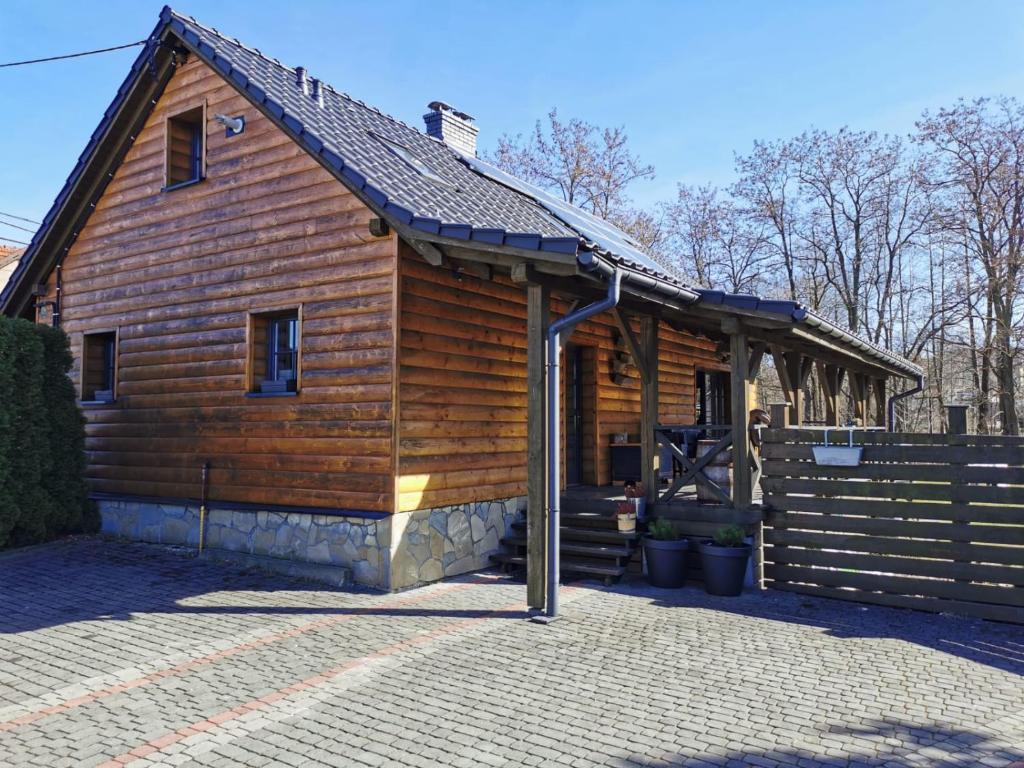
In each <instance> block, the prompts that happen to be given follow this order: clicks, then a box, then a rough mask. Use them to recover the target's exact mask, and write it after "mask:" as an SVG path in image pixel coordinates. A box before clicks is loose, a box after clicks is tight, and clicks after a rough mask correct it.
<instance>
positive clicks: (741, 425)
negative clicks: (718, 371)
mask: <svg viewBox="0 0 1024 768" xmlns="http://www.w3.org/2000/svg"><path fill="white" fill-rule="evenodd" d="M729 320H730V321H731V322H729V321H722V330H723V331H725V332H726V333H728V334H729V356H730V358H731V360H732V398H731V401H732V505H733V507H734V508H735V509H748V508H749V507H750V506H751V505H752V504H753V501H754V493H753V485H752V480H753V478H752V477H751V471H752V468H753V467H752V464H751V460H750V437H749V434H748V431H747V429H748V427H747V422H748V420H749V418H750V357H749V355H750V352H749V346H750V345H749V344H748V341H747V334H746V332H745V330H744V329H743V326H742V325H740V324H739V323H738V322H736V321H735V319H733V318H730V319H729Z"/></svg>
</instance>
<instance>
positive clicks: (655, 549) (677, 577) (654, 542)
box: [644, 539, 690, 589]
mask: <svg viewBox="0 0 1024 768" xmlns="http://www.w3.org/2000/svg"><path fill="white" fill-rule="evenodd" d="M689 550H690V541H689V539H677V540H675V541H660V540H658V539H644V559H645V560H646V561H647V580H648V581H650V582H651V586H654V587H662V588H665V589H675V588H676V587H681V586H683V585H684V584H685V583H686V553H687V552H689Z"/></svg>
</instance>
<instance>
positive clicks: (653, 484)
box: [627, 316, 661, 504]
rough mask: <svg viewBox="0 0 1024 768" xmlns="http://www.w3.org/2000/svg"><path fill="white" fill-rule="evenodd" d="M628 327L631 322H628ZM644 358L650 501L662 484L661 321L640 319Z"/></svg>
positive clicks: (643, 421)
mask: <svg viewBox="0 0 1024 768" xmlns="http://www.w3.org/2000/svg"><path fill="white" fill-rule="evenodd" d="M627 325H628V323H627ZM634 341H635V340H634ZM637 346H638V349H639V351H640V353H641V355H642V357H643V359H644V361H645V362H644V364H643V365H641V363H640V361H639V360H638V361H637V365H638V366H641V367H640V374H641V380H640V458H641V461H642V476H641V479H642V480H643V484H644V488H645V489H646V492H647V502H648V503H649V504H653V503H654V502H655V501H657V500H658V483H659V481H660V478H661V472H660V466H659V455H660V452H659V450H658V440H657V437H656V435H655V434H654V430H655V428H656V427H657V426H658V319H657V318H656V317H647V316H645V317H643V318H641V319H640V339H639V344H638V345H637Z"/></svg>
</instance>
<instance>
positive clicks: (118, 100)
mask: <svg viewBox="0 0 1024 768" xmlns="http://www.w3.org/2000/svg"><path fill="white" fill-rule="evenodd" d="M168 30H170V32H171V33H172V34H173V35H174V36H175V37H177V38H178V39H179V40H181V41H182V42H183V43H184V45H185V47H186V48H189V49H190V50H193V51H195V52H196V54H197V55H198V56H199V57H200V58H201V59H202V60H203V61H204V62H205V63H206V64H207V65H209V66H210V67H212V68H213V69H214V70H216V71H218V72H219V73H220V74H221V75H222V76H223V77H224V78H226V79H227V80H229V81H230V82H232V83H233V85H234V86H235V87H236V88H237V89H238V90H239V91H241V92H243V93H244V94H245V95H246V97H247V98H248V99H249V100H250V101H251V102H253V103H254V104H255V105H256V106H257V107H258V108H260V109H262V110H264V111H265V112H266V113H267V114H268V115H269V116H270V117H271V119H272V120H274V121H275V122H276V123H277V124H279V125H280V126H281V127H282V128H283V129H284V130H285V131H286V132H288V133H290V134H291V135H292V137H293V138H294V139H295V140H296V141H297V143H299V144H300V145H301V146H303V147H304V148H305V149H306V150H307V151H308V152H309V153H310V154H312V155H314V156H315V157H317V158H319V159H320V160H321V162H323V163H324V164H325V165H327V166H329V167H330V168H332V169H333V170H334V171H335V173H336V174H337V176H338V178H339V179H341V180H342V181H343V182H344V183H345V184H346V185H347V186H349V188H351V189H352V190H353V191H354V192H356V193H357V194H358V195H361V196H363V197H364V199H367V200H368V201H369V202H370V203H372V204H373V206H375V207H376V208H377V209H378V210H380V211H382V212H383V213H384V214H385V215H387V216H390V217H392V218H393V219H395V220H396V221H398V222H399V223H401V224H402V225H405V226H407V227H409V228H410V229H413V230H417V231H419V232H422V233H424V234H425V235H428V236H429V235H436V236H441V237H445V238H449V239H455V240H463V241H475V242H480V243H485V244H488V245H494V246H506V247H513V248H517V249H520V250H533V251H548V252H555V253H560V254H564V255H566V256H577V257H579V256H580V254H581V252H588V251H589V252H592V253H594V254H596V255H598V256H601V257H603V258H605V259H608V260H610V261H611V262H613V263H614V264H615V265H616V266H618V267H624V268H626V269H627V270H630V271H634V272H637V273H640V274H642V275H645V276H648V277H653V278H655V279H656V280H660V281H663V282H665V283H668V284H669V285H671V286H673V287H674V288H680V289H683V290H684V291H690V292H692V293H693V294H696V295H698V296H699V299H698V301H699V302H700V303H706V304H725V305H727V306H732V307H737V308H745V309H750V310H753V311H760V312H767V313H771V314H775V315H783V316H788V317H789V319H790V320H792V321H793V322H795V323H804V322H807V323H808V324H810V325H812V326H813V327H815V328H816V329H819V330H820V331H821V332H823V333H825V334H826V335H830V336H835V337H837V338H841V339H842V340H843V341H844V343H847V344H849V345H850V346H852V347H854V348H856V349H859V350H862V351H866V352H867V353H868V354H870V355H871V356H873V357H877V358H878V359H880V360H883V361H885V362H886V363H888V364H889V365H892V366H895V367H896V368H898V369H900V370H904V371H906V372H910V373H912V374H914V375H920V372H921V371H920V368H918V367H917V366H916V365H914V364H913V363H910V362H909V361H907V360H904V359H903V358H901V357H899V356H898V355H895V354H893V353H891V352H889V351H888V350H884V349H882V348H881V347H878V346H877V345H875V344H873V343H872V342H870V341H868V340H866V339H863V338H860V337H858V336H856V335H855V334H853V333H851V332H849V331H845V330H843V329H841V328H839V327H838V326H835V325H834V324H832V323H830V322H829V321H827V320H825V319H824V318H822V317H821V316H819V315H816V314H815V313H813V312H810V311H809V310H806V309H805V308H803V307H801V306H800V305H799V304H797V303H796V302H791V301H779V300H768V299H761V298H759V297H756V296H747V295H742V294H730V293H726V292H722V291H715V290H711V289H699V288H693V287H692V286H689V285H687V284H686V282H685V281H684V280H683V279H682V278H680V277H679V276H678V275H674V274H672V273H670V272H669V271H667V270H666V269H664V268H663V267H662V266H661V265H659V264H658V263H657V262H655V261H654V260H653V259H652V258H651V257H650V256H649V255H648V254H646V253H644V252H643V251H641V250H640V249H639V247H637V246H636V244H635V242H631V239H630V238H629V236H628V235H626V234H625V233H624V232H622V230H621V229H619V228H618V227H616V226H615V225H614V224H612V223H611V222H607V221H606V220H604V219H600V218H599V217H596V216H594V215H593V214H589V213H587V212H585V211H582V210H581V209H578V208H575V207H574V206H570V205H568V204H566V203H562V202H559V201H554V202H552V200H550V199H548V198H550V197H551V196H550V195H548V194H547V193H546V192H544V191H543V190H540V189H539V188H537V187H535V186H534V185H532V184H528V183H526V182H523V181H522V180H520V179H516V178H515V177H511V176H509V177H508V178H507V179H502V178H497V177H496V175H495V174H494V173H492V172H489V171H488V170H487V169H486V168H484V167H483V166H489V164H488V163H486V161H483V160H480V159H479V158H469V157H467V156H465V155H462V154H461V153H459V152H457V151H456V150H454V149H453V148H452V147H450V146H449V145H447V144H445V143H444V142H443V141H441V140H439V139H437V138H435V137H432V136H429V135H427V134H425V133H424V132H422V131H420V130H418V129H416V128H414V127H412V126H410V125H409V124H407V123H405V122H403V121H402V120H399V119H397V118H394V117H392V116H390V115H388V114H386V113H385V112H383V111H382V110H380V109H379V108H377V107H374V106H372V105H368V104H366V103H365V102H363V101H361V100H359V99H356V98H354V97H352V96H350V95H349V94H347V93H345V92H343V91H340V90H338V89H336V88H334V87H333V86H331V85H330V84H328V83H323V82H322V81H321V86H322V92H323V93H324V94H325V98H324V102H323V105H322V106H320V105H319V104H318V103H317V101H315V100H314V99H312V98H311V97H310V96H309V95H307V93H306V92H305V90H304V89H303V88H302V86H301V85H300V84H299V82H298V78H297V76H296V73H297V70H296V68H294V67H290V66H288V65H286V64H284V63H282V62H281V61H280V60H278V59H274V58H271V57H268V56H266V55H265V54H263V53H262V52H261V51H260V50H259V49H258V48H252V47H249V46H246V45H245V44H244V43H242V42H241V41H239V40H238V39H236V38H229V37H227V36H225V35H223V34H221V33H220V32H219V31H217V30H216V29H215V28H212V27H207V26H204V25H203V24H201V23H200V22H198V21H197V20H196V19H194V18H193V17H191V16H186V15H183V14H179V13H177V12H175V11H173V10H172V9H171V8H170V7H169V6H165V7H164V8H163V9H162V10H161V12H160V22H159V23H158V24H157V26H156V28H155V29H154V30H153V32H152V33H151V35H150V37H149V38H148V40H147V44H146V46H145V47H144V49H143V50H142V52H140V54H139V56H138V58H137V59H136V60H135V62H134V63H133V65H132V68H131V70H130V71H129V73H128V75H127V77H126V78H125V81H124V82H123V83H122V85H121V87H120V88H119V89H118V92H117V94H116V96H115V97H114V100H113V101H112V103H111V105H110V106H109V107H108V108H107V110H106V111H105V112H104V117H103V120H102V121H101V123H100V125H99V126H98V127H97V128H96V130H95V131H94V132H93V134H92V136H91V137H90V141H89V143H88V144H87V146H86V148H85V150H83V152H82V154H81V155H80V157H79V159H78V162H77V163H76V165H75V168H74V169H73V170H72V172H71V174H70V175H69V178H68V180H67V182H66V183H65V186H64V188H62V190H61V191H60V193H59V194H58V196H57V198H56V200H55V201H54V204H53V206H52V207H51V209H50V211H49V212H48V213H47V215H46V217H44V219H43V224H42V225H41V226H40V229H39V231H38V232H37V233H36V235H35V236H34V237H33V239H32V243H31V244H30V246H29V248H28V249H27V250H26V256H27V258H23V259H22V260H21V263H20V264H19V266H18V269H17V270H16V272H15V274H14V275H13V276H12V280H11V282H10V283H8V285H7V286H6V288H4V290H3V291H2V292H0V308H2V307H5V306H6V305H7V303H8V301H9V300H10V298H11V294H12V293H13V286H14V284H15V283H16V282H19V280H20V277H21V275H22V274H23V273H24V272H25V271H26V270H27V268H28V264H29V262H31V261H33V260H34V258H35V252H36V250H37V249H38V244H39V242H40V241H41V240H42V237H43V234H44V233H45V232H46V231H47V230H48V228H49V227H50V226H51V225H52V223H53V221H54V217H55V216H56V215H57V214H58V212H60V210H61V209H62V206H63V204H64V202H65V201H66V200H67V198H68V196H69V195H70V194H71V192H72V191H73V189H74V187H75V185H76V183H77V181H78V179H79V177H80V175H81V173H82V172H83V170H84V169H85V167H86V166H87V165H88V164H89V163H90V162H91V161H92V159H93V156H94V155H95V153H96V152H97V150H98V145H99V142H100V139H101V138H103V137H104V136H105V135H106V132H107V130H108V129H109V127H110V124H111V121H112V120H113V118H114V117H115V116H116V115H117V113H118V111H119V110H120V108H121V106H122V104H123V102H124V100H125V99H126V97H127V94H128V91H129V90H130V88H131V87H132V85H133V83H134V82H135V81H136V79H137V78H139V77H142V76H144V70H145V68H146V66H145V65H146V63H147V61H152V60H155V59H153V58H152V57H154V56H155V54H156V49H157V48H158V47H159V46H160V45H162V44H163V43H162V38H163V37H164V36H165V35H166V34H167V32H168ZM374 134H378V135H380V136H381V137H383V138H385V139H387V140H390V141H394V142H396V143H400V144H402V145H403V146H405V147H406V148H407V149H408V151H409V152H411V153H412V154H413V155H415V156H416V158H417V159H418V160H420V161H421V162H423V163H424V164H425V165H426V166H427V167H428V168H430V169H431V170H432V171H435V172H436V173H437V174H438V175H439V176H440V177H442V178H444V179H445V180H446V181H447V182H450V184H451V187H450V188H449V187H448V185H447V184H446V185H439V184H437V183H436V182H434V181H432V180H431V179H429V178H428V177H426V176H424V175H423V174H421V173H419V172H418V171H417V170H416V169H415V168H414V167H410V166H409V164H408V163H406V162H405V161H404V160H402V159H401V158H400V157H399V156H398V155H396V154H395V153H394V152H392V151H390V150H389V149H388V148H387V147H386V146H384V145H383V144H382V143H381V142H379V141H366V140H365V139H366V138H368V137H371V136H373V135H374ZM501 173H503V172H501ZM506 176H507V174H506ZM92 202H93V203H95V200H93V201H92ZM66 250H67V248H65V251H66Z"/></svg>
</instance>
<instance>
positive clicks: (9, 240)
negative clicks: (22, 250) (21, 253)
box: [0, 237, 28, 245]
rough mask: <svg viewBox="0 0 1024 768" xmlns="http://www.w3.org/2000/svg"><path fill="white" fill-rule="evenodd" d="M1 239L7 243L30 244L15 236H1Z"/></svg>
mask: <svg viewBox="0 0 1024 768" xmlns="http://www.w3.org/2000/svg"><path fill="white" fill-rule="evenodd" d="M0 240H3V241H4V242H7V243H17V244H18V245H28V243H26V242H25V241H24V240H15V239H14V238H13V237H0Z"/></svg>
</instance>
